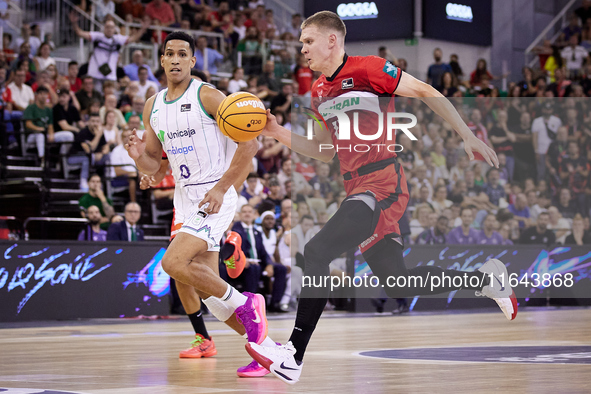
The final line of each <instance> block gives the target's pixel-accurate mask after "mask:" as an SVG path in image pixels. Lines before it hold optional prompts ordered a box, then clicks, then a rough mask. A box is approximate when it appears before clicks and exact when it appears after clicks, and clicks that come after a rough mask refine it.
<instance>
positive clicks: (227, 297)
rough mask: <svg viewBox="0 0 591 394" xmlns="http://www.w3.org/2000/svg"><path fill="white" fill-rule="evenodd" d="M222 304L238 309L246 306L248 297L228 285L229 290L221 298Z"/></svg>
mask: <svg viewBox="0 0 591 394" xmlns="http://www.w3.org/2000/svg"><path fill="white" fill-rule="evenodd" d="M221 300H222V302H223V303H225V304H227V305H229V306H230V307H232V308H234V309H236V308H238V307H239V306H242V305H244V304H246V301H247V300H248V297H246V296H245V295H244V294H242V293H241V292H239V291H238V290H236V289H235V288H233V287H232V286H230V285H228V289H227V290H226V293H225V294H224V296H223V297H222V298H221Z"/></svg>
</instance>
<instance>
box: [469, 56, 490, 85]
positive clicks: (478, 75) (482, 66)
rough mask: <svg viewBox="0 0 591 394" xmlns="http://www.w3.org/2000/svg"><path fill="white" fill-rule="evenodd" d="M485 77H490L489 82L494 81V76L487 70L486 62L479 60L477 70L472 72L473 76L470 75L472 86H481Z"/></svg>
mask: <svg viewBox="0 0 591 394" xmlns="http://www.w3.org/2000/svg"><path fill="white" fill-rule="evenodd" d="M483 75H486V76H488V80H489V81H492V80H493V75H492V74H491V73H490V71H488V70H487V68H486V60H484V59H478V62H477V63H476V70H474V71H472V74H470V86H472V87H476V86H480V85H481V83H482V76H483Z"/></svg>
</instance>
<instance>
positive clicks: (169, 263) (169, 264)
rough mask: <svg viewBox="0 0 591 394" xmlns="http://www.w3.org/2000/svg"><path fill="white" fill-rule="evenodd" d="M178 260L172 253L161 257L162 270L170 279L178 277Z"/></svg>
mask: <svg viewBox="0 0 591 394" xmlns="http://www.w3.org/2000/svg"><path fill="white" fill-rule="evenodd" d="M180 265H181V264H180V259H179V257H178V256H176V255H175V254H173V253H165V254H164V257H162V269H163V270H164V272H166V273H167V274H168V275H170V276H171V277H172V278H175V279H177V278H178V277H179V266H180Z"/></svg>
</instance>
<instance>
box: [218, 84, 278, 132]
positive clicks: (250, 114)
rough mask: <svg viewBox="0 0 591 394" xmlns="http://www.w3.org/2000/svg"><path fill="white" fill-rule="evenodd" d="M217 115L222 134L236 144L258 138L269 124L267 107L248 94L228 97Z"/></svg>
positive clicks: (238, 93) (241, 93) (242, 93)
mask: <svg viewBox="0 0 591 394" xmlns="http://www.w3.org/2000/svg"><path fill="white" fill-rule="evenodd" d="M217 115H218V116H217V123H218V126H219V127H220V130H221V131H222V133H224V134H225V135H227V136H228V137H230V138H231V139H232V140H234V141H236V142H244V141H250V140H252V139H254V138H256V137H258V135H259V134H261V131H262V130H263V128H264V127H265V125H266V124H267V111H266V109H265V105H264V104H263V102H262V101H261V100H260V99H259V98H258V97H257V96H255V95H254V94H252V93H247V92H236V93H233V94H231V95H229V96H228V97H226V98H225V99H224V101H222V103H221V104H220V106H219V108H218V114H217Z"/></svg>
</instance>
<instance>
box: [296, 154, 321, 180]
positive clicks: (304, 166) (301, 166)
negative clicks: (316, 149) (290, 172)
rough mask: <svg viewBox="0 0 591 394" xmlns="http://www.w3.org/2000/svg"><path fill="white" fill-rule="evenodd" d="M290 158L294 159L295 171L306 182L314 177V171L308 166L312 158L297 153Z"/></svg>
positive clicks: (310, 165) (312, 167)
mask: <svg viewBox="0 0 591 394" xmlns="http://www.w3.org/2000/svg"><path fill="white" fill-rule="evenodd" d="M294 153H295V152H294ZM292 157H295V158H296V166H295V171H296V172H298V173H300V174H302V175H303V176H304V178H305V179H306V181H307V182H309V181H310V179H312V178H314V177H315V176H316V169H315V168H314V166H313V165H312V164H310V162H311V161H312V158H310V157H308V156H306V155H300V154H299V153H295V156H292Z"/></svg>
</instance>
